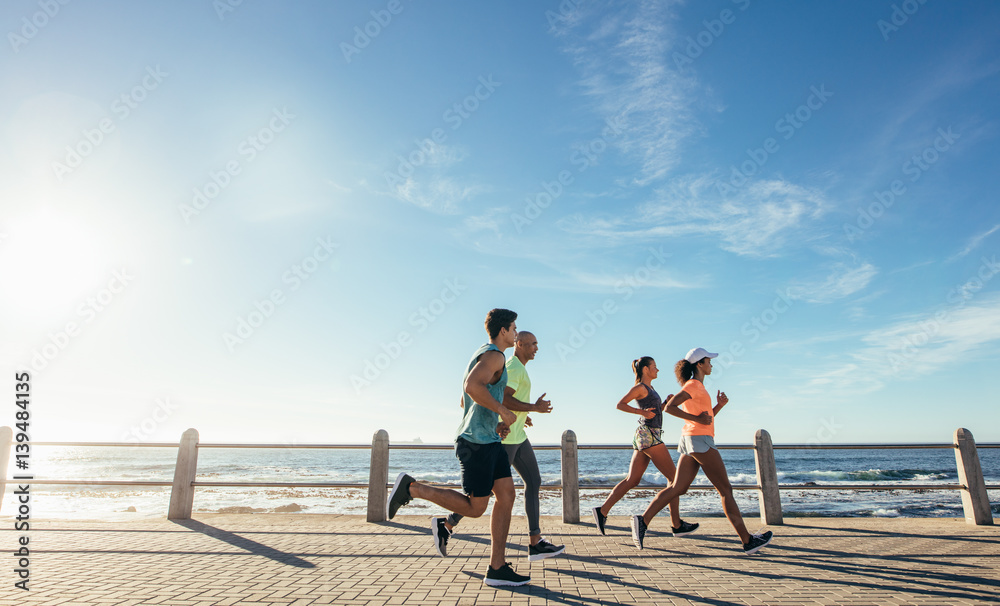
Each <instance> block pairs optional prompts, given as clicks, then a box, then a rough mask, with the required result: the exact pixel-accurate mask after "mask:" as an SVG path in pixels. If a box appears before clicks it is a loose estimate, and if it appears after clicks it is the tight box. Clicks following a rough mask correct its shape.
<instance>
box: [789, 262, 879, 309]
mask: <svg viewBox="0 0 1000 606" xmlns="http://www.w3.org/2000/svg"><path fill="white" fill-rule="evenodd" d="M876 274H878V269H876V268H875V266H874V265H872V264H871V263H867V262H863V263H859V264H855V265H853V266H851V265H849V264H847V263H843V262H837V263H834V264H833V265H832V266H831V268H830V273H829V274H828V275H827V276H826V277H825V278H823V279H821V280H813V281H798V282H792V283H791V284H790V285H789V288H788V291H789V296H790V297H792V298H793V299H799V300H801V301H807V302H809V303H831V302H833V301H836V300H838V299H843V298H844V297H847V296H850V295H852V294H854V293H856V292H858V291H860V290H862V289H864V288H865V287H866V286H868V283H869V282H871V280H872V278H874V277H875V275H876Z"/></svg>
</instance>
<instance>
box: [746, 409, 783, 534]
mask: <svg viewBox="0 0 1000 606" xmlns="http://www.w3.org/2000/svg"><path fill="white" fill-rule="evenodd" d="M753 459H754V462H755V463H756V466H757V485H758V486H760V490H759V491H758V493H757V496H758V498H759V499H760V521H761V522H763V523H764V524H774V525H780V524H783V523H784V520H783V519H782V516H781V492H780V490H779V489H778V467H777V465H775V463H774V446H773V445H772V444H771V434H769V433H767V431H766V430H763V429H758V430H757V434H756V435H755V436H754V446H753Z"/></svg>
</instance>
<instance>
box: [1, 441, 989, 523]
mask: <svg viewBox="0 0 1000 606" xmlns="http://www.w3.org/2000/svg"><path fill="white" fill-rule="evenodd" d="M12 436H13V432H12V430H11V428H9V427H0V470H3V471H4V475H3V477H0V496H2V495H3V493H4V490H5V486H6V483H7V482H16V481H20V482H22V483H25V481H23V480H16V479H10V480H8V479H7V476H6V470H7V467H8V464H9V458H10V452H11V448H12V446H13V443H12ZM30 445H31V447H35V446H79V447H128V448H177V449H178V451H177V463H176V465H175V467H174V479H173V481H172V482H168V481H155V480H114V479H32V480H30V483H31V484H38V485H67V486H148V487H162V486H171V487H172V490H171V494H170V506H169V509H168V513H167V517H168V518H170V519H188V518H190V517H191V512H192V510H193V505H194V491H195V488H199V487H225V488H367V489H368V512H367V519H368V521H370V522H381V521H384V520H385V513H386V512H385V501H386V498H387V496H388V488H389V486H390V485H389V483H388V464H389V451H390V450H397V449H405V450H452V449H453V448H454V445H447V444H390V443H389V435H388V433H386V432H385V430H379V431H378V432H376V433H375V435H374V436H373V439H372V443H371V444H370V445H369V444H221V443H220V444H216V443H204V444H202V443H199V442H198V432H197V430H195V429H188V430H187V431H185V432H184V434H183V436H182V437H181V440H180V445H179V446H178V445H177V444H172V443H168V442H150V443H131V442H31V443H30ZM203 448H227V449H230V448H240V449H283V450H292V449H324V450H370V451H371V465H370V467H369V480H368V482H367V483H364V484H362V483H350V482H227V481H199V480H198V479H197V461H198V451H199V450H200V449H203ZM533 448H534V450H558V451H560V453H561V467H562V478H561V481H560V483H558V484H548V485H543V486H542V487H541V488H542V489H543V490H560V491H561V492H562V504H563V521H564V522H568V523H576V522H579V520H580V506H579V503H580V490H607V489H610V488H612V487H613V486H614V484H610V483H603V484H585V485H582V486H581V485H580V481H579V480H580V478H579V471H578V461H577V457H578V451H580V450H632V447H631V446H629V445H619V444H582V445H580V444H577V443H576V434H575V433H574V432H573V431H571V430H567V431H565V432H564V433H563V437H562V443H561V444H559V445H537V446H533ZM718 448H719V449H720V450H753V451H754V463H755V468H756V476H757V482H756V483H755V484H733V485H732V487H733V489H735V490H756V491H758V498H759V501H760V515H761V520H762V521H763V522H764V523H766V524H781V523H782V512H781V498H780V492H781V491H782V490H921V491H926V490H957V491H959V493H960V494H961V497H962V507H963V512H964V514H965V518H966V521H967V522H968V523H970V524H978V525H988V524H992V523H993V516H992V512H991V510H990V503H989V497H988V494H987V491H988V490H1000V485H992V484H991V485H987V484H986V483H985V481H984V479H983V473H982V468H981V466H980V463H979V455H978V452H977V448H1000V443H997V444H979V445H978V446H977V445H976V443H975V441H974V439H973V438H972V434H971V432H969V431H968V430H967V429H962V428H960V429H958V430H956V431H955V434H954V439H953V442H952V443H951V444H941V443H937V444H934V443H906V444H823V445H812V444H780V445H773V444H772V443H771V437H770V435H769V434H768V433H767V432H766V431H764V430H763V429H761V430H758V431H757V433H756V435H755V438H754V444H721V445H719V446H718ZM803 449H810V450H845V449H865V450H887V449H888V450H892V449H953V450H954V451H955V460H956V465H957V469H958V478H959V482H958V483H949V484H885V483H882V484H875V483H870V484H846V483H831V484H812V483H809V484H789V483H785V484H780V483H778V474H777V466H776V463H775V459H774V451H775V450H803ZM433 485H434V486H440V487H448V488H455V487H456V486H455V485H453V484H440V483H436V484H433ZM638 488H657V489H658V488H663V486H662V485H656V484H640V485H639V486H638ZM689 490H714V487H712V486H711V485H695V486H691V487H690V488H689Z"/></svg>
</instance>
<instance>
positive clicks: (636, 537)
mask: <svg viewBox="0 0 1000 606" xmlns="http://www.w3.org/2000/svg"><path fill="white" fill-rule="evenodd" d="M645 538H646V520H643V519H642V516H632V542H633V543H635V546H636V547H638V548H639V549H642V540H643V539H645Z"/></svg>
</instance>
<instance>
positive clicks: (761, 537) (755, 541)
mask: <svg viewBox="0 0 1000 606" xmlns="http://www.w3.org/2000/svg"><path fill="white" fill-rule="evenodd" d="M773 536H774V533H773V532H771V531H770V530H768V531H767V532H762V533H760V534H752V535H750V540H749V541H747V542H746V543H743V553H745V554H747V555H751V554H754V553H757V552H758V551H759V550H760V549H762V548H763V547H766V546H767V544H768V543H770V542H771V537H773Z"/></svg>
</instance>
